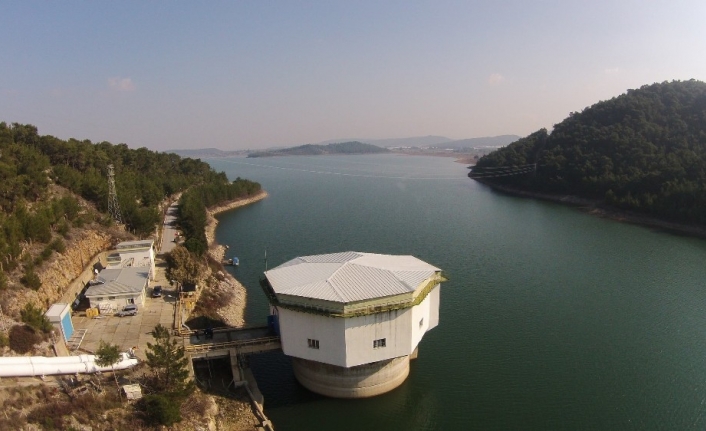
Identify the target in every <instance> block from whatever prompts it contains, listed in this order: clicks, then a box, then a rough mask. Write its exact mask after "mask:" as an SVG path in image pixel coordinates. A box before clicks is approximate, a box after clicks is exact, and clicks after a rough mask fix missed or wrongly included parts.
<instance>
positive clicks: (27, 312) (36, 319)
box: [20, 302, 52, 334]
mask: <svg viewBox="0 0 706 431" xmlns="http://www.w3.org/2000/svg"><path fill="white" fill-rule="evenodd" d="M20 316H21V317H22V323H26V324H28V325H29V326H31V327H32V328H34V329H36V330H38V331H42V332H44V333H45V334H48V333H49V332H50V331H51V330H52V324H51V322H50V321H49V319H47V316H45V315H44V313H42V310H41V309H39V308H37V307H35V306H34V304H32V303H31V302H28V303H27V305H25V307H24V308H23V309H22V310H20Z"/></svg>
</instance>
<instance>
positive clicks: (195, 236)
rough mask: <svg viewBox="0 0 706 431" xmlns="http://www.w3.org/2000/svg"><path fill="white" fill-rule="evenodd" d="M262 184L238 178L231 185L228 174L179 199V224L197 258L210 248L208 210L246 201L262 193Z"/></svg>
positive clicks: (186, 242)
mask: <svg viewBox="0 0 706 431" xmlns="http://www.w3.org/2000/svg"><path fill="white" fill-rule="evenodd" d="M260 189H261V187H260V184H259V183H256V182H253V181H249V180H246V179H242V178H240V177H238V178H236V179H235V181H233V182H230V181H228V178H227V177H226V175H225V174H224V173H222V172H221V173H219V174H216V175H214V176H213V177H212V178H211V181H209V182H207V183H204V184H200V185H197V186H195V187H192V188H190V189H189V190H187V191H186V192H184V193H183V194H182V195H181V199H179V213H178V215H177V223H178V224H179V226H180V227H181V229H182V232H183V233H184V247H186V249H187V250H189V251H190V252H192V253H194V254H196V255H197V256H202V255H203V254H204V252H205V251H206V250H207V249H208V241H207V240H206V234H205V231H206V208H208V207H211V206H214V205H217V204H219V203H221V202H225V201H230V200H234V199H238V198H245V197H248V196H251V195H254V194H256V193H258V192H259V191H260Z"/></svg>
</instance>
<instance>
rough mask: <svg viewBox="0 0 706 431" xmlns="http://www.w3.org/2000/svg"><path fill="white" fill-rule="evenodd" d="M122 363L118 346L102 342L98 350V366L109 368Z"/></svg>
mask: <svg viewBox="0 0 706 431" xmlns="http://www.w3.org/2000/svg"><path fill="white" fill-rule="evenodd" d="M118 361H120V349H119V348H118V346H117V345H116V344H110V343H106V342H105V341H103V340H100V343H99V344H98V349H97V350H96V364H97V365H98V366H100V367H107V366H108V365H113V364H115V363H117V362H118Z"/></svg>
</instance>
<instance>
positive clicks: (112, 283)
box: [85, 266, 150, 312]
mask: <svg viewBox="0 0 706 431" xmlns="http://www.w3.org/2000/svg"><path fill="white" fill-rule="evenodd" d="M149 274H150V269H149V267H144V266H143V267H127V268H118V269H110V268H108V269H104V270H103V271H101V272H100V273H99V274H98V275H97V276H96V278H95V279H94V280H92V281H90V282H89V284H91V286H90V287H89V288H88V289H87V290H86V294H85V295H86V298H88V299H89V301H90V303H91V308H99V309H100V310H101V312H104V311H115V310H120V309H122V308H123V307H124V306H126V305H128V304H136V305H138V306H141V305H144V303H145V292H146V289H147V284H148V282H149Z"/></svg>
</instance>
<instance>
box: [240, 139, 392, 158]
mask: <svg viewBox="0 0 706 431" xmlns="http://www.w3.org/2000/svg"><path fill="white" fill-rule="evenodd" d="M387 152H389V150H387V149H385V148H380V147H377V146H375V145H370V144H364V143H362V142H358V141H353V142H341V143H338V144H328V145H314V144H308V145H300V146H298V147H292V148H283V149H280V150H273V151H260V152H254V153H250V154H249V155H248V157H273V156H319V155H324V154H373V153H387Z"/></svg>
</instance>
